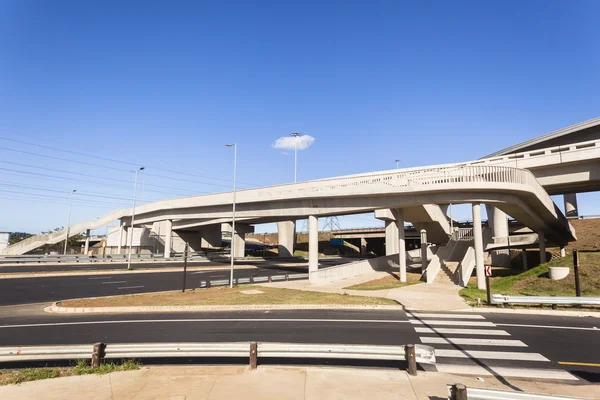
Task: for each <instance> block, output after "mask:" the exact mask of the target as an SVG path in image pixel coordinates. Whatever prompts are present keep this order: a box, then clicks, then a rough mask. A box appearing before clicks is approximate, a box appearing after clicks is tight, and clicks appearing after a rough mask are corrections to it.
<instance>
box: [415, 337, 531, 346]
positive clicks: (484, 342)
mask: <svg viewBox="0 0 600 400" xmlns="http://www.w3.org/2000/svg"><path fill="white" fill-rule="evenodd" d="M419 339H421V342H423V343H425V344H456V345H468V346H498V347H500V346H508V347H527V345H526V344H525V343H523V342H521V341H520V340H512V339H474V338H447V337H442V336H438V337H428V336H424V337H420V338H419Z"/></svg>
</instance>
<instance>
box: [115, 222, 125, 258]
mask: <svg viewBox="0 0 600 400" xmlns="http://www.w3.org/2000/svg"><path fill="white" fill-rule="evenodd" d="M124 231H125V225H124V224H123V223H122V222H121V223H120V225H119V245H118V246H117V254H121V248H122V247H123V236H124V235H123V233H124Z"/></svg>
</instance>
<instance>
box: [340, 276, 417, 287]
mask: <svg viewBox="0 0 600 400" xmlns="http://www.w3.org/2000/svg"><path fill="white" fill-rule="evenodd" d="M420 278H421V275H420V274H418V273H407V274H406V282H400V278H399V277H398V276H396V275H388V276H384V277H383V278H380V279H375V280H372V281H368V282H363V283H359V284H357V285H353V286H348V287H347V288H344V289H348V290H385V289H395V288H399V287H404V286H409V285H414V284H417V283H421V281H420Z"/></svg>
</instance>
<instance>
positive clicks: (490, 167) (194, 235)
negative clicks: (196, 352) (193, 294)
mask: <svg viewBox="0 0 600 400" xmlns="http://www.w3.org/2000/svg"><path fill="white" fill-rule="evenodd" d="M582 139H585V140H584V141H578V140H582ZM546 144H552V145H553V146H550V147H543V146H545V145H546ZM599 158H600V118H598V119H595V120H592V121H587V122H585V123H582V124H578V125H576V126H573V127H569V128H565V129H562V130H559V131H556V132H553V133H550V134H548V135H544V136H542V137H540V138H536V139H535V140H532V141H528V142H524V143H522V144H520V145H516V146H512V147H510V148H508V149H505V150H503V151H500V152H496V153H494V154H491V155H490V156H488V157H485V158H483V159H480V160H475V161H471V162H466V163H457V164H445V165H437V166H432V167H425V168H409V169H401V170H393V171H382V172H374V173H367V174H357V175H349V176H341V177H336V178H329V179H321V180H314V181H308V182H302V183H297V184H288V185H278V186H272V187H265V188H258V189H248V190H242V191H238V195H237V202H236V203H237V211H236V232H235V234H236V242H237V243H238V245H236V248H235V249H233V256H234V257H236V256H240V255H243V246H244V236H245V234H246V233H248V232H252V231H253V226H252V225H254V224H261V223H270V222H276V223H277V226H278V232H279V243H280V251H281V254H282V255H286V254H292V253H293V244H294V231H295V224H294V221H295V220H297V219H303V218H308V220H309V269H310V271H311V272H313V271H315V270H316V268H317V263H318V260H317V255H318V249H317V247H316V246H318V237H317V227H318V224H317V219H318V218H319V217H326V216H335V215H348V214H358V213H365V212H371V211H373V212H375V213H376V217H378V218H380V219H382V220H384V221H386V244H387V243H389V247H388V248H387V249H386V252H387V253H388V255H389V254H398V253H399V254H400V256H399V261H398V263H399V265H400V270H401V272H402V271H404V270H405V258H404V257H403V254H404V253H405V251H406V249H405V239H406V238H405V235H404V229H399V228H400V227H404V222H410V223H412V224H413V225H414V226H415V227H416V228H417V230H419V231H426V233H427V234H428V241H430V242H434V243H439V244H444V243H446V242H448V240H449V238H451V237H452V235H453V234H454V232H452V230H451V229H450V223H449V218H448V217H447V215H446V214H447V213H446V210H447V207H448V205H449V204H462V203H470V204H472V205H473V216H474V228H473V233H472V237H473V239H472V240H473V241H474V253H475V255H474V257H473V258H474V260H475V264H476V267H477V272H478V282H483V276H482V270H483V233H482V231H481V214H480V207H479V205H480V204H485V205H486V208H487V213H488V216H489V220H490V222H489V225H490V229H491V231H492V232H491V236H492V237H493V240H494V242H495V244H496V245H499V244H501V243H502V241H503V240H506V238H507V237H508V235H509V234H508V224H507V215H510V216H511V217H513V218H514V219H516V220H518V221H519V222H520V223H522V224H523V225H524V226H526V227H528V228H529V229H531V230H532V232H536V233H537V234H538V235H539V238H540V239H539V246H540V250H541V251H540V253H541V254H542V253H543V254H544V255H543V256H542V255H541V257H540V258H541V259H542V260H543V259H544V257H545V251H543V250H544V246H545V243H546V241H549V242H551V243H553V244H554V245H557V246H564V245H565V244H566V243H567V242H569V241H571V240H574V239H575V235H574V232H573V230H572V229H571V227H570V226H569V224H568V222H567V220H566V218H565V216H564V215H563V214H562V213H561V211H560V210H559V209H558V207H556V205H555V204H554V203H553V202H552V200H551V199H550V197H549V193H550V194H565V195H566V196H567V200H569V199H570V200H569V201H571V203H569V204H571V208H567V211H568V212H570V211H572V208H573V202H572V201H573V200H572V194H573V193H574V192H577V191H589V190H598V189H599V188H600V175H599V172H600V171H599V170H598V168H599V164H598V159H599ZM231 201H232V193H218V194H211V195H204V196H194V197H187V198H180V199H169V200H162V201H158V202H154V203H151V204H146V205H143V206H139V207H137V208H136V217H135V223H136V226H144V227H147V228H148V229H151V230H152V232H155V233H156V232H159V234H158V235H157V236H158V237H164V238H165V239H164V248H165V249H166V251H165V255H166V256H167V257H168V256H169V254H170V253H171V251H173V250H174V251H177V250H178V248H179V247H182V246H183V243H184V242H188V243H190V246H191V247H192V248H193V249H197V248H200V247H211V246H212V245H214V242H216V241H217V240H219V242H220V237H221V236H220V234H221V231H227V230H229V231H231V225H230V221H231V219H232V214H231ZM574 206H575V210H576V200H575V204H574ZM117 219H118V220H120V228H119V234H120V236H121V237H126V235H127V233H128V232H129V231H130V230H131V226H130V225H131V210H129V209H122V210H116V211H114V212H112V213H110V214H107V215H105V216H103V217H100V218H98V219H96V220H92V221H87V222H81V223H78V224H74V225H73V226H71V228H70V231H71V232H88V234H89V231H90V230H93V229H97V228H99V227H101V226H104V225H106V224H108V223H110V222H113V221H115V220H117ZM65 233H66V232H65V230H63V231H58V232H54V233H51V234H46V235H37V236H34V237H32V238H29V239H27V240H24V241H22V242H20V243H18V244H16V245H13V246H10V247H8V248H6V249H4V250H2V253H0V254H23V253H25V252H27V251H31V250H32V249H35V248H37V247H40V246H42V245H44V244H52V243H57V242H59V241H61V240H64V238H65ZM217 238H218V239H217ZM122 242H123V241H122V240H120V241H119V243H122ZM488 244H489V243H488ZM496 247H501V246H496ZM401 278H402V279H404V276H403V274H402V273H401ZM480 286H481V285H480Z"/></svg>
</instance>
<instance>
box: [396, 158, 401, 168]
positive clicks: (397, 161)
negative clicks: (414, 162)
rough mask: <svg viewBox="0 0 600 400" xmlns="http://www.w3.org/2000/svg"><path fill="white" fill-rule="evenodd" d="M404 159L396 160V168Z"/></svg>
mask: <svg viewBox="0 0 600 400" xmlns="http://www.w3.org/2000/svg"><path fill="white" fill-rule="evenodd" d="M400 161H402V160H396V169H398V163H399V162H400Z"/></svg>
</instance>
